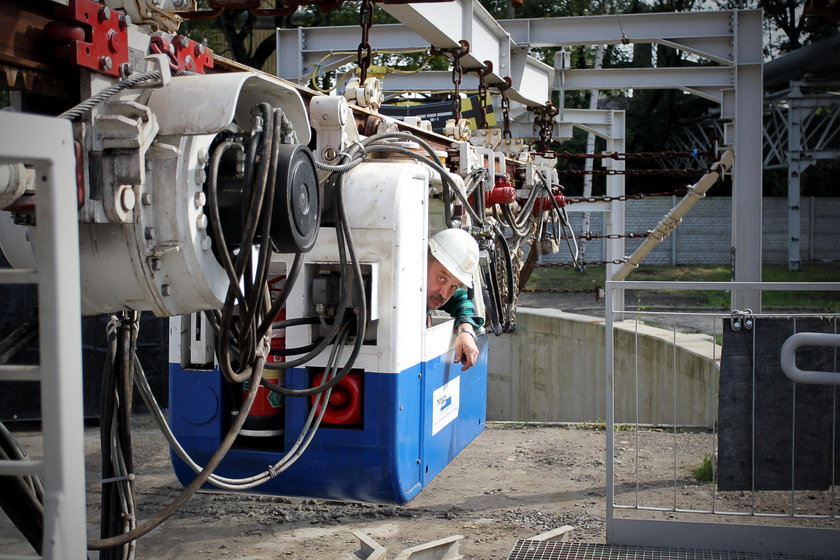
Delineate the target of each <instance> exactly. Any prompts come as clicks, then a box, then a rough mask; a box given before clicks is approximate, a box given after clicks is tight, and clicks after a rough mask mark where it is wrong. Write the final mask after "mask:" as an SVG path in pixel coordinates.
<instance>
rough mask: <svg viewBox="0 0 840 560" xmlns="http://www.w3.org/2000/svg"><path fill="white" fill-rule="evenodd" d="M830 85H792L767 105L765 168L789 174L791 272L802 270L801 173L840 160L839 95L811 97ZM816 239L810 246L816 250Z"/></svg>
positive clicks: (824, 94)
mask: <svg viewBox="0 0 840 560" xmlns="http://www.w3.org/2000/svg"><path fill="white" fill-rule="evenodd" d="M825 85H828V84H821V83H814V84H811V83H809V82H807V81H806V82H791V83H790V88H789V89H787V90H785V92H783V93H779V94H776V95H774V96H773V98H772V99H770V100H769V103H768V111H769V114H768V119H767V123H766V125H767V126H765V143H766V146H767V155H766V156H765V159H764V163H765V168H770V169H774V168H787V172H788V269H789V270H791V271H796V270H799V269H800V266H801V263H802V259H801V254H800V235H801V234H800V232H801V221H800V197H801V187H800V182H801V179H802V173H804V172H805V170H806V169H808V167H810V166H811V165H813V164H815V163H816V162H817V160H820V159H833V158H836V157H838V156H840V149H838V139H840V127H838V126H837V125H838V120H840V100H838V99H837V95H833V94H827V93H812V92H810V91H809V89H810V88H812V87H824V86H825ZM813 243H814V241H813V239H812V240H811V246H812V247H813Z"/></svg>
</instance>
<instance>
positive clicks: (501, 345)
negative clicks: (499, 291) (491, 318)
mask: <svg viewBox="0 0 840 560" xmlns="http://www.w3.org/2000/svg"><path fill="white" fill-rule="evenodd" d="M517 322H518V325H519V330H518V332H517V333H516V334H511V335H504V336H501V337H499V338H494V337H493V335H489V336H491V338H492V340H491V341H490V342H491V346H490V349H489V351H490V352H491V354H490V360H489V371H488V391H487V392H488V397H487V419H488V420H512V421H521V422H603V421H604V420H605V418H606V413H605V407H604V387H605V366H604V364H605V346H604V344H605V329H604V320H603V319H599V318H597V317H588V316H584V315H576V314H573V313H565V312H563V311H558V310H555V309H525V308H519V310H518V311H517ZM615 328H616V335H615V370H616V373H615V420H616V422H620V423H635V422H637V421H638V422H639V423H642V424H665V425H670V424H673V423H676V424H679V425H685V426H712V425H713V424H714V422H715V421H716V418H717V397H716V395H717V387H718V375H719V371H720V368H719V364H718V360H719V359H720V347H719V346H717V345H715V344H714V340H713V339H712V337H710V336H708V335H704V334H680V333H677V334H676V335H675V334H674V333H673V332H672V331H667V330H663V329H659V328H654V327H650V326H647V325H643V324H641V323H638V324H637V323H636V322H635V321H624V322H621V323H617V324H616V325H615ZM675 342H676V344H675ZM713 356H714V359H713ZM636 371H638V375H634V373H635V372H636ZM675 371H676V375H675V374H674V372H675ZM675 382H676V401H675V394H674V391H675V387H674V384H675ZM637 401H638V418H637V416H636V409H637V407H636V402H637ZM675 402H676V405H677V406H676V413H675V406H674V404H675Z"/></svg>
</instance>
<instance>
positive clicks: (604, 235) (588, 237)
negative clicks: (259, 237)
mask: <svg viewBox="0 0 840 560" xmlns="http://www.w3.org/2000/svg"><path fill="white" fill-rule="evenodd" d="M646 237H650V233H647V232H645V233H592V232H591V231H587V232H585V233H581V234H578V235H575V236H571V235H561V236H560V239H585V240H587V241H592V240H593V239H644V238H646Z"/></svg>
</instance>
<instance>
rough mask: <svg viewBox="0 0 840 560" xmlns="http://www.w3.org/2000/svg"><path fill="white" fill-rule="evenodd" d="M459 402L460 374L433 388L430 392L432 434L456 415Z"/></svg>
mask: <svg viewBox="0 0 840 560" xmlns="http://www.w3.org/2000/svg"><path fill="white" fill-rule="evenodd" d="M460 404H461V376H458V377H456V378H455V379H453V380H452V381H450V382H449V383H447V384H445V385H442V386H440V387H438V388H437V389H435V391H434V393H433V394H432V407H433V408H432V435H435V434H436V433H438V432H439V431H441V430H442V429H443V428H444V427H445V426H446V425H447V424H449V423H450V422H452V421H453V420H455V419H456V418H457V417H458V408H459V407H460Z"/></svg>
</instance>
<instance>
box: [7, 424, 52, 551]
mask: <svg viewBox="0 0 840 560" xmlns="http://www.w3.org/2000/svg"><path fill="white" fill-rule="evenodd" d="M0 459H2V460H18V461H20V460H26V459H27V457H26V454H25V453H23V452H22V451H21V450H20V447H19V446H18V444H17V441H15V439H14V437H13V436H12V435H11V433H10V432H9V431H8V430H7V429H6V426H5V425H3V424H2V423H0ZM29 478H30V477H24V476H0V509H2V510H3V511H5V512H6V515H7V516H8V517H9V519H10V520H11V521H12V523H13V524H14V525H15V527H17V529H18V530H19V531H20V532H21V534H22V535H23V536H24V538H26V540H27V541H28V542H29V544H30V545H31V546H32V548H33V549H34V550H35V552H36V553H37V554H41V547H42V545H43V541H44V506H43V497H41V498H39V496H38V492H36V491H35V490H34V489H33V487H32V485H31V481H28V479H29Z"/></svg>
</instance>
